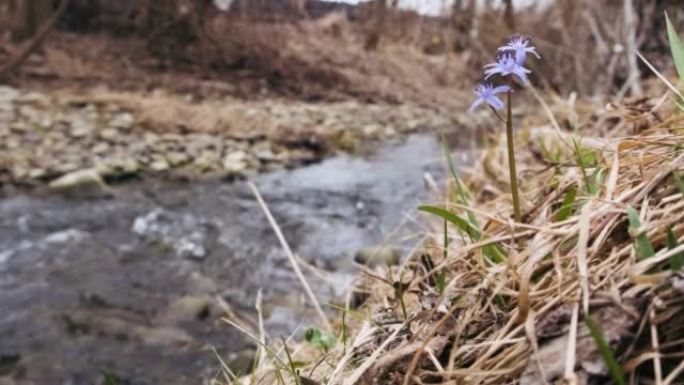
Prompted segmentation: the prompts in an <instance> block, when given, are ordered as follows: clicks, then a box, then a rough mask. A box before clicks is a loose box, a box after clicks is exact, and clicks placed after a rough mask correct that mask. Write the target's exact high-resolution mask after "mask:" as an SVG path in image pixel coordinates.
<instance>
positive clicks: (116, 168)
mask: <svg viewBox="0 0 684 385" xmlns="http://www.w3.org/2000/svg"><path fill="white" fill-rule="evenodd" d="M96 169H97V172H98V173H99V174H100V175H101V176H102V177H104V178H115V179H116V178H122V177H126V176H132V175H135V174H137V173H138V172H140V165H139V164H138V162H137V161H136V160H135V159H133V158H128V157H125V158H114V159H105V160H104V161H103V162H102V163H100V164H98V165H97V166H96Z"/></svg>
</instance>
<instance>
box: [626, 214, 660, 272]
mask: <svg viewBox="0 0 684 385" xmlns="http://www.w3.org/2000/svg"><path fill="white" fill-rule="evenodd" d="M627 219H628V220H629V228H630V230H631V231H632V232H634V233H636V232H638V231H639V228H640V227H641V221H640V220H639V214H638V213H637V212H636V210H634V207H632V206H628V207H627ZM634 248H635V250H636V254H637V258H638V259H639V260H642V259H646V258H649V257H652V256H653V255H654V254H655V250H653V245H652V244H651V241H649V240H648V238H647V237H646V234H639V235H637V236H636V237H634Z"/></svg>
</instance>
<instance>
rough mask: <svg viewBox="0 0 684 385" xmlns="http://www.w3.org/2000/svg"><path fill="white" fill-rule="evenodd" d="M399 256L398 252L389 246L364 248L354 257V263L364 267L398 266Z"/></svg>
mask: <svg viewBox="0 0 684 385" xmlns="http://www.w3.org/2000/svg"><path fill="white" fill-rule="evenodd" d="M400 257H401V254H400V252H399V250H397V249H395V248H392V247H389V246H369V247H364V248H362V249H361V250H359V251H358V252H356V255H355V256H354V261H355V262H357V263H360V264H362V265H366V266H372V267H373V266H391V265H398V264H399V259H400Z"/></svg>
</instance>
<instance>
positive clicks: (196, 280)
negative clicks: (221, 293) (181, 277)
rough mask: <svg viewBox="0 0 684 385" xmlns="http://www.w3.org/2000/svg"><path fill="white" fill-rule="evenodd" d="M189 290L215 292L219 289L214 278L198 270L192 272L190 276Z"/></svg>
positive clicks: (197, 292) (194, 292) (191, 291)
mask: <svg viewBox="0 0 684 385" xmlns="http://www.w3.org/2000/svg"><path fill="white" fill-rule="evenodd" d="M187 284H188V291H189V292H190V293H192V294H214V293H216V291H217V290H218V286H216V282H214V280H213V279H211V278H209V277H207V276H205V275H202V273H200V272H198V271H194V272H192V274H190V276H189V277H188V282H187Z"/></svg>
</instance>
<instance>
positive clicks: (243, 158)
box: [222, 151, 247, 172]
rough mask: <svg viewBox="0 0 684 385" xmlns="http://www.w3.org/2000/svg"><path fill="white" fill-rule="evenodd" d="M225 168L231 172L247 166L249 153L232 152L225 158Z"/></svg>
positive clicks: (242, 169) (241, 169)
mask: <svg viewBox="0 0 684 385" xmlns="http://www.w3.org/2000/svg"><path fill="white" fill-rule="evenodd" d="M222 163H223V168H224V169H225V170H226V171H229V172H240V171H244V170H245V169H246V168H247V153H246V152H244V151H235V152H231V153H229V154H228V155H226V156H225V157H224V158H223V162H222Z"/></svg>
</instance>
